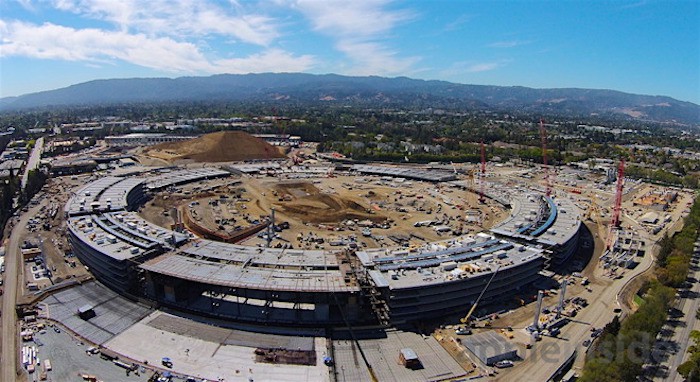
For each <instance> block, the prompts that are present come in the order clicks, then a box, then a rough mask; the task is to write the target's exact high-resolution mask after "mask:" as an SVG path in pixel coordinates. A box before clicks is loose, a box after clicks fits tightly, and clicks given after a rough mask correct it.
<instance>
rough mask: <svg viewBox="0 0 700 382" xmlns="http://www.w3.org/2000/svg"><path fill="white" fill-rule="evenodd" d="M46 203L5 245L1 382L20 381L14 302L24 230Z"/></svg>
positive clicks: (23, 221)
mask: <svg viewBox="0 0 700 382" xmlns="http://www.w3.org/2000/svg"><path fill="white" fill-rule="evenodd" d="M45 203H46V202H43V203H40V204H39V205H37V206H35V207H33V208H31V209H30V210H29V211H28V212H27V213H25V214H23V215H22V216H21V217H20V219H19V222H18V223H17V224H16V225H15V227H14V229H13V230H12V233H11V234H10V237H9V239H8V240H7V241H6V243H5V244H6V245H5V285H4V288H5V290H4V291H5V293H4V295H3V296H2V332H1V333H2V360H1V361H0V369H2V371H1V372H0V381H14V380H16V377H17V373H16V372H17V371H18V364H17V355H18V350H19V349H18V347H17V338H18V332H17V329H18V327H17V315H16V314H15V302H16V301H17V295H18V294H21V293H22V292H21V291H22V285H21V283H22V278H21V269H22V257H21V252H20V248H19V246H20V244H21V240H22V237H23V235H24V231H25V230H24V227H25V226H26V225H27V222H28V221H29V219H31V218H32V217H33V216H34V215H35V214H36V213H37V211H38V210H39V209H40V208H41V207H42V206H43V205H44V204H45Z"/></svg>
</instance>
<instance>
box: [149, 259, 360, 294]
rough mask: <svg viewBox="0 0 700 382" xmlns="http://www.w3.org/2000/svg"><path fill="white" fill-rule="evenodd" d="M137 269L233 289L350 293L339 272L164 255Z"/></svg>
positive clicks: (357, 288) (351, 290) (355, 289)
mask: <svg viewBox="0 0 700 382" xmlns="http://www.w3.org/2000/svg"><path fill="white" fill-rule="evenodd" d="M140 267H141V268H143V269H145V270H147V271H150V272H154V273H159V274H163V275H167V276H172V277H176V278H179V279H184V280H190V281H195V282H200V283H202V284H211V285H220V286H227V287H233V288H246V289H259V290H272V291H275V290H277V291H298V292H331V291H332V292H354V291H359V287H357V286H353V285H350V284H348V283H347V282H346V281H345V278H344V277H343V274H342V273H341V272H340V271H325V270H311V271H307V270H302V269H299V270H290V269H276V268H259V267H247V266H240V265H233V264H227V263H220V262H213V261H207V260H201V259H196V258H190V257H185V256H180V255H177V254H173V253H170V254H166V255H163V256H160V257H158V258H155V259H153V260H150V261H147V262H146V263H144V264H142V265H140Z"/></svg>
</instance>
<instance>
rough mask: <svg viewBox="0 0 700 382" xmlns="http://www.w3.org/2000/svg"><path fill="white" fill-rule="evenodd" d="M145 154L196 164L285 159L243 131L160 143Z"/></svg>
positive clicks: (279, 153)
mask: <svg viewBox="0 0 700 382" xmlns="http://www.w3.org/2000/svg"><path fill="white" fill-rule="evenodd" d="M147 154H148V155H150V156H153V157H156V158H160V159H165V160H169V161H175V160H178V159H190V160H194V161H196V162H233V161H243V160H252V159H275V158H284V155H283V154H282V153H281V152H280V151H279V150H278V149H277V148H275V147H274V146H272V145H270V144H269V143H267V142H265V141H264V140H262V139H260V138H256V137H254V136H252V135H250V134H248V133H245V132H242V131H221V132H217V133H211V134H205V135H202V136H201V137H199V138H194V139H190V140H188V141H181V142H167V143H161V144H159V145H155V146H153V147H152V148H150V149H149V150H148V151H147Z"/></svg>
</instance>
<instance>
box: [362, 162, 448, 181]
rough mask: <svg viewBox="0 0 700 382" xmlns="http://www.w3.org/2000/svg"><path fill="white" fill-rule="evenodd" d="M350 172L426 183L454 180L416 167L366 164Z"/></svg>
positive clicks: (445, 173)
mask: <svg viewBox="0 0 700 382" xmlns="http://www.w3.org/2000/svg"><path fill="white" fill-rule="evenodd" d="M352 170H354V171H357V172H359V173H363V174H371V175H385V176H391V177H396V178H407V179H418V180H425V181H428V182H446V181H449V180H454V179H455V175H454V174H453V173H450V172H445V171H437V170H426V169H421V168H416V167H407V166H403V167H399V166H392V167H389V166H374V165H366V164H356V165H353V166H352Z"/></svg>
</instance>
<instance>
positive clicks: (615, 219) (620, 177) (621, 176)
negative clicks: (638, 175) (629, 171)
mask: <svg viewBox="0 0 700 382" xmlns="http://www.w3.org/2000/svg"><path fill="white" fill-rule="evenodd" d="M624 182H625V160H624V159H620V166H618V168H617V190H616V191H615V207H614V209H613V215H612V220H611V221H610V225H612V226H613V227H619V226H620V208H621V207H622V187H623V185H624Z"/></svg>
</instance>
